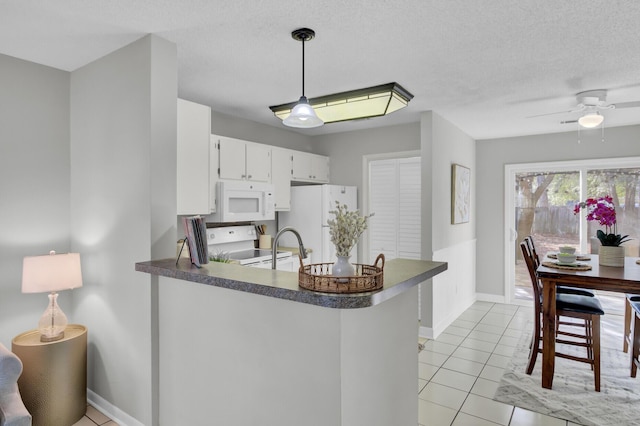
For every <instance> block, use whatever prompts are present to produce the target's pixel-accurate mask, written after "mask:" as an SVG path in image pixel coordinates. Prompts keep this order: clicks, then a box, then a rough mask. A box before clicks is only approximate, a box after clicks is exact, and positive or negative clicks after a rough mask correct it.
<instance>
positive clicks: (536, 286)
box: [520, 241, 542, 303]
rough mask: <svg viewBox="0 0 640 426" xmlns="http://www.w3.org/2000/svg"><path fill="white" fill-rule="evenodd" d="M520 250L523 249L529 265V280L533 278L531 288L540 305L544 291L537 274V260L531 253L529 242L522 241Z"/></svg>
mask: <svg viewBox="0 0 640 426" xmlns="http://www.w3.org/2000/svg"><path fill="white" fill-rule="evenodd" d="M520 248H521V249H522V257H523V258H524V261H525V263H526V264H527V271H529V278H531V287H532V288H533V295H534V300H537V301H538V303H540V296H541V294H542V289H541V288H540V280H538V273H537V272H536V269H537V266H536V262H535V258H534V256H533V253H532V252H531V249H530V247H529V244H528V242H526V241H522V242H521V243H520Z"/></svg>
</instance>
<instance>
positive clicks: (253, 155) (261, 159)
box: [245, 142, 271, 182]
mask: <svg viewBox="0 0 640 426" xmlns="http://www.w3.org/2000/svg"><path fill="white" fill-rule="evenodd" d="M245 149H246V157H245V158H246V178H247V180H253V181H257V182H269V181H270V180H271V147H270V146H269V145H262V144H258V143H251V142H247V143H246V144H245Z"/></svg>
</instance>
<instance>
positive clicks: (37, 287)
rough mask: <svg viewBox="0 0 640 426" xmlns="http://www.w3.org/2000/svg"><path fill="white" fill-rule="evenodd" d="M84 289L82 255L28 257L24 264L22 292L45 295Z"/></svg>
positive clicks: (53, 253) (52, 254)
mask: <svg viewBox="0 0 640 426" xmlns="http://www.w3.org/2000/svg"><path fill="white" fill-rule="evenodd" d="M78 287H82V271H81V269H80V254H79V253H66V254H55V252H51V253H50V254H48V255H44V256H26V257H25V258H24V260H23V262H22V292H23V293H44V292H55V291H60V290H71V289H73V288H78Z"/></svg>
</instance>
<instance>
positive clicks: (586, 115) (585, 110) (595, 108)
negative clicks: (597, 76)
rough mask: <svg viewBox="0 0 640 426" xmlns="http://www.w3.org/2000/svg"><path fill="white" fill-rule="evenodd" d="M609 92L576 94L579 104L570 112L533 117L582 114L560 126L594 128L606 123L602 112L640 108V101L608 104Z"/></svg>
mask: <svg viewBox="0 0 640 426" xmlns="http://www.w3.org/2000/svg"><path fill="white" fill-rule="evenodd" d="M606 99H607V91H606V90H605V89H598V90H587V91H585V92H580V93H578V94H576V100H577V102H578V104H577V105H576V106H575V108H573V109H570V110H568V111H559V112H552V113H548V114H540V115H534V116H531V117H529V118H533V117H543V116H546V115H555V114H569V113H582V115H581V116H580V117H579V118H577V119H575V120H564V121H561V122H560V124H568V123H579V124H580V125H581V126H582V127H586V128H593V127H597V126H598V125H600V124H601V123H602V122H603V121H604V116H603V115H602V114H600V111H604V110H611V109H620V108H635V107H640V101H632V102H619V103H617V104H607V102H606Z"/></svg>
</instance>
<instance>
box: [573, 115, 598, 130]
mask: <svg viewBox="0 0 640 426" xmlns="http://www.w3.org/2000/svg"><path fill="white" fill-rule="evenodd" d="M603 121H604V116H602V115H600V114H598V113H592V114H585V115H583V116H582V117H580V118H579V119H578V124H580V125H581V126H582V127H586V128H587V129H592V128H594V127H598V126H599V125H600V124H602V122H603Z"/></svg>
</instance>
